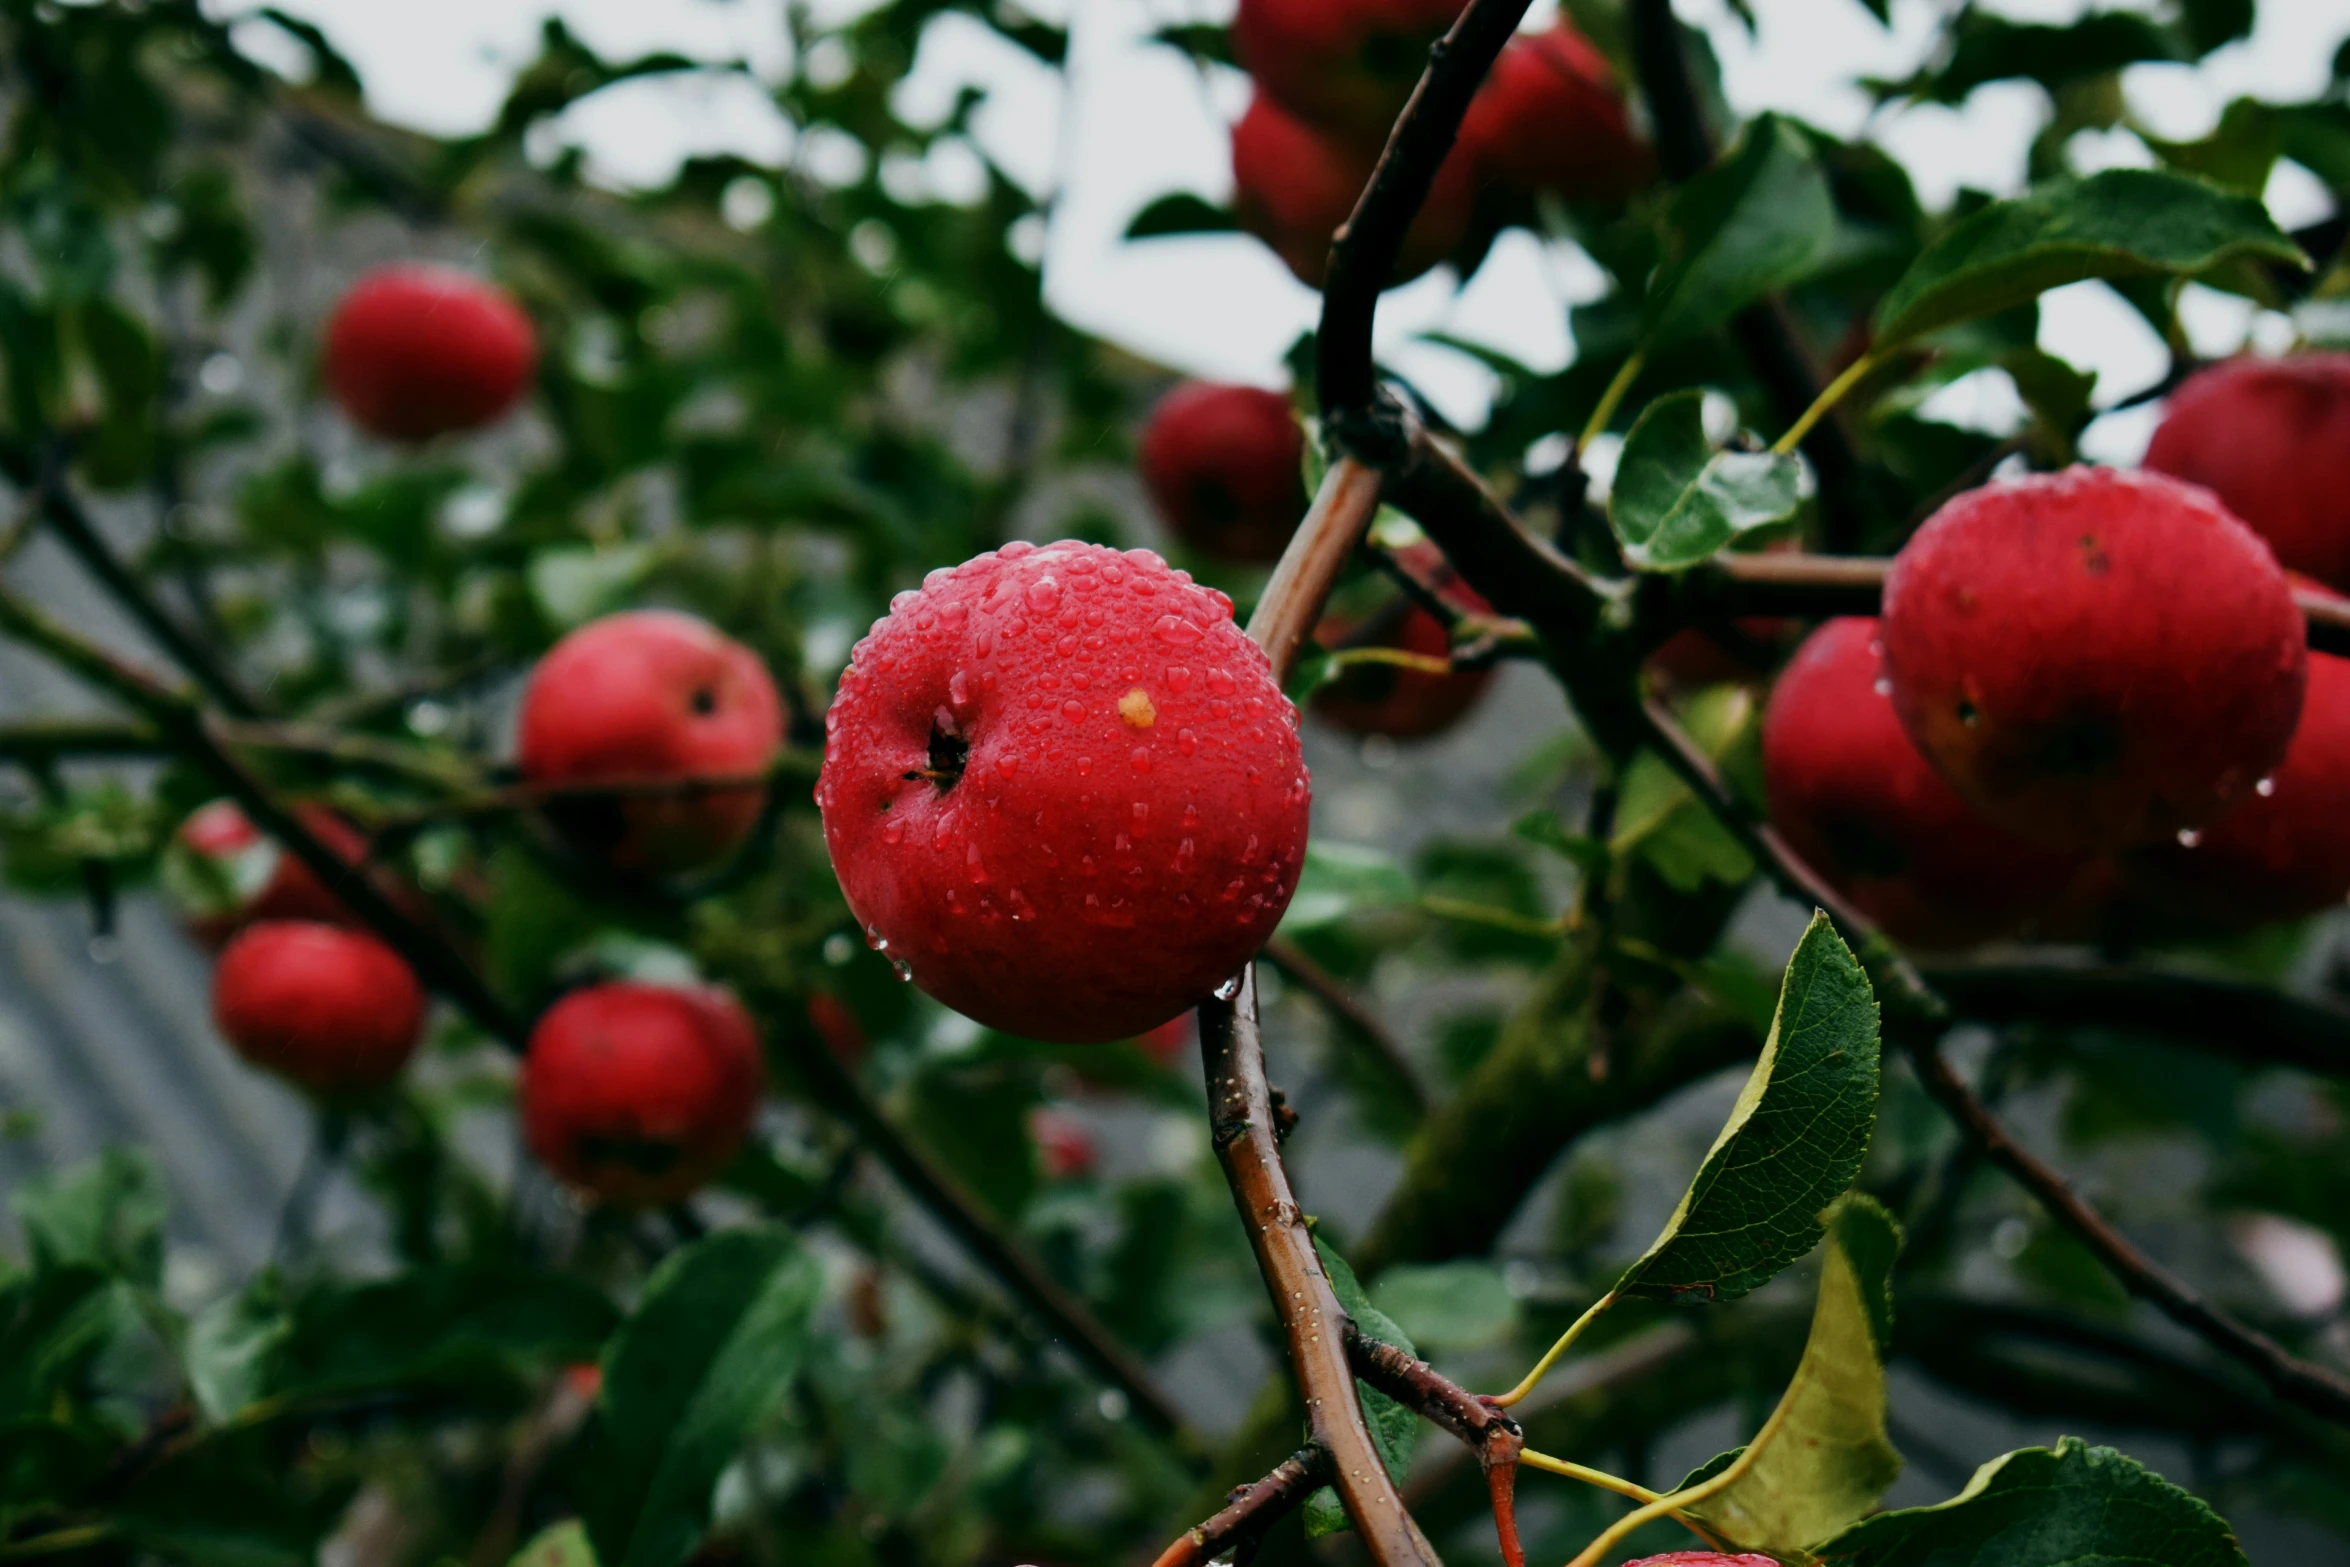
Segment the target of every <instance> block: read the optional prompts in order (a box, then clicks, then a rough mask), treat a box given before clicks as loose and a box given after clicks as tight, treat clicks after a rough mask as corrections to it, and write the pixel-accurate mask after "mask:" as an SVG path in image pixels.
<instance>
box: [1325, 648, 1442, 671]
mask: <svg viewBox="0 0 2350 1567" xmlns="http://www.w3.org/2000/svg"><path fill="white" fill-rule="evenodd" d="M1357 664H1392V665H1394V666H1395V667H1396V668H1397V669H1411V670H1417V671H1418V672H1419V673H1421V674H1423V675H1449V674H1452V673H1454V670H1453V667H1452V660H1451V659H1449V658H1438V657H1437V656H1436V655H1435V654H1433V653H1413V652H1409V651H1407V650H1406V649H1403V648H1400V647H1350V648H1346V649H1344V650H1342V651H1340V652H1336V653H1333V654H1331V655H1330V661H1329V663H1328V664H1326V665H1325V666H1324V667H1325V668H1328V669H1351V668H1353V667H1354V666H1355V665H1357Z"/></svg>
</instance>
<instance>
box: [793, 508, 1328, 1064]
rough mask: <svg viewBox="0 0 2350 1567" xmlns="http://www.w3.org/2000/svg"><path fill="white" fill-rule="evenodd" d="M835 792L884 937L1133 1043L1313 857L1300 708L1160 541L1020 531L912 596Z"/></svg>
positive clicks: (1200, 991) (1042, 1027)
mask: <svg viewBox="0 0 2350 1567" xmlns="http://www.w3.org/2000/svg"><path fill="white" fill-rule="evenodd" d="M825 730H826V744H825V752H824V767H823V771H822V773H821V774H820V776H819V777H818V780H817V785H816V799H817V803H818V805H819V806H820V807H821V808H822V811H823V816H824V836H825V843H826V845H827V847H829V848H830V850H831V852H832V867H833V872H834V874H835V875H837V876H838V877H839V878H840V884H841V891H842V892H843V893H844V894H845V895H846V896H847V898H848V902H849V907H850V909H851V910H852V911H854V913H855V914H856V917H857V919H858V921H859V922H860V923H861V924H862V925H863V926H864V928H865V932H866V936H867V939H868V940H870V941H872V942H873V943H874V944H875V945H876V946H880V947H882V948H883V950H884V951H886V952H887V953H888V955H889V957H890V959H891V961H892V962H894V963H896V964H898V965H900V972H901V973H902V974H904V975H906V976H907V977H909V978H911V979H912V980H913V981H914V982H915V983H916V984H918V985H920V986H921V987H922V988H923V989H924V990H926V991H928V992H929V993H930V994H931V995H933V996H936V997H937V998H938V999H939V1000H941V1001H943V1002H945V1003H946V1004H947V1005H948V1006H950V1007H953V1008H955V1009H956V1010H957V1011H959V1012H962V1013H964V1014H966V1015H967V1016H970V1017H972V1018H975V1019H977V1020H978V1021H980V1022H982V1023H985V1024H988V1025H990V1026H991V1027H995V1028H1000V1029H1003V1030H1005V1031H1006V1032H1009V1033H1014V1034H1022V1035H1026V1036H1028V1037H1030V1038H1034V1039H1044V1040H1054V1041H1060V1042H1068V1043H1101V1042H1106V1041H1109V1040H1116V1039H1128V1038H1132V1037H1133V1036H1135V1035H1137V1034H1139V1033H1142V1032H1143V1031H1145V1030H1146V1029H1149V1028H1152V1027H1154V1026H1156V1025H1158V1024H1160V1023H1163V1022H1165V1021H1167V1020H1168V1019H1169V1018H1172V1017H1174V1016H1175V1015H1176V1014H1177V1013H1179V1012H1181V1011H1183V1010H1185V1009H1186V1008H1188V1007H1190V1006H1193V1005H1195V1004H1196V1003H1198V1002H1199V1001H1200V1000H1201V999H1203V998H1204V997H1206V996H1207V995H1208V994H1209V993H1210V992H1212V991H1214V990H1215V989H1216V988H1217V987H1218V986H1219V985H1222V984H1223V983H1225V982H1226V981H1227V980H1229V979H1230V978H1232V977H1233V976H1234V975H1235V974H1236V973H1238V972H1239V970H1240V968H1241V966H1242V965H1243V964H1244V963H1246V962H1247V961H1248V959H1249V958H1250V957H1251V956H1253V955H1254V954H1255V952H1256V950H1257V949H1258V948H1259V947H1260V946H1262V945H1263V944H1264V941H1265V938H1266V937H1268V936H1269V935H1271V934H1272V931H1273V927H1274V924H1275V923H1276V922H1277V921H1278V920H1279V919H1280V917H1281V911H1282V910H1283V909H1284V908H1286V907H1287V906H1288V904H1289V897H1290V894H1291V893H1292V892H1293V891H1295V890H1296V887H1297V877H1298V871H1299V869H1300V867H1301V866H1302V865H1303V863H1304V857H1305V839H1306V817H1307V809H1308V805H1309V803H1310V798H1311V794H1310V789H1309V786H1308V784H1307V780H1306V771H1305V766H1304V763H1303V762H1302V761H1301V760H1300V756H1299V747H1298V736H1297V710H1296V709H1295V708H1294V707H1292V706H1291V705H1290V703H1289V702H1288V700H1287V699H1286V698H1284V697H1283V696H1282V694H1281V690H1280V687H1279V686H1278V685H1277V684H1276V683H1275V682H1274V679H1273V671H1272V666H1271V665H1270V664H1269V663H1268V662H1267V661H1266V658H1265V655H1264V652H1263V650H1262V649H1260V648H1258V647H1257V645H1256V644H1255V643H1253V642H1251V641H1249V640H1248V638H1247V637H1246V636H1245V635H1244V634H1243V633H1242V632H1241V630H1240V628H1239V627H1238V626H1236V625H1234V624H1233V621H1232V604H1231V601H1230V600H1229V599H1227V598H1225V597H1224V595H1222V594H1221V593H1217V592H1215V591H1214V590H1212V589H1209V588H1203V587H1200V586H1197V585H1196V584H1194V583H1193V582H1192V580H1191V577H1190V575H1189V574H1188V573H1186V572H1181V571H1175V570H1172V569H1171V568H1169V567H1168V565H1167V563H1166V562H1165V561H1163V560H1161V559H1159V557H1158V556H1156V555H1153V554H1151V553H1150V552H1149V551H1147V550H1130V551H1127V552H1125V553H1123V554H1122V553H1120V552H1119V551H1117V550H1113V549H1107V548H1104V547H1102V546H1100V545H1096V544H1080V543H1074V542H1070V543H1061V544H1054V545H1049V546H1047V547H1045V548H1042V549H1038V548H1036V547H1034V546H1031V545H1027V544H1007V545H1005V546H1004V547H1003V549H1001V550H1000V551H991V552H989V553H987V554H985V555H981V556H979V557H978V558H977V559H975V560H971V561H967V562H965V563H964V564H963V565H961V566H959V567H956V568H954V569H952V570H939V571H934V572H932V573H931V574H930V576H929V577H928V578H927V579H925V581H924V583H923V586H922V589H921V591H919V592H915V593H903V594H900V595H899V596H898V598H897V600H896V601H895V602H894V603H893V605H892V606H891V609H890V612H889V614H888V615H886V616H884V617H883V618H882V619H881V620H880V621H878V622H876V623H875V625H874V627H873V632H872V634H871V635H870V636H868V637H867V638H866V639H865V640H864V641H862V642H860V643H858V644H857V649H856V652H855V654H854V656H853V657H852V659H851V661H850V664H849V667H848V669H847V670H846V671H845V672H844V673H843V674H842V675H841V682H840V693H839V695H838V696H837V697H836V698H835V699H834V701H833V704H832V710H831V712H830V713H828V714H827V715H826V717H825Z"/></svg>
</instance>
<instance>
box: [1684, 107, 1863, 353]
mask: <svg viewBox="0 0 2350 1567" xmlns="http://www.w3.org/2000/svg"><path fill="white" fill-rule="evenodd" d="M1835 232H1836V204H1835V202H1834V200H1833V199H1832V198H1831V197H1830V195H1829V192H1828V177H1827V174H1826V172H1825V171H1824V170H1823V169H1822V168H1821V167H1820V163H1819V160H1818V158H1817V157H1816V156H1815V155H1814V150H1813V147H1812V144H1811V139H1810V138H1809V137H1808V136H1806V135H1804V133H1803V132H1802V131H1800V130H1798V129H1797V128H1796V127H1795V126H1794V125H1793V124H1791V123H1790V122H1788V121H1786V120H1782V119H1780V118H1779V117H1778V116H1777V115H1772V114H1766V115H1763V116H1761V117H1760V118H1758V119H1756V120H1755V121H1754V123H1753V124H1751V125H1749V126H1748V127H1747V128H1746V133H1745V135H1744V136H1742V137H1741V138H1740V139H1739V142H1738V145H1737V146H1735V147H1733V148H1732V149H1730V151H1729V153H1728V154H1727V155H1726V156H1725V157H1724V158H1723V160H1722V161H1721V162H1720V163H1719V164H1717V165H1716V166H1715V167H1714V168H1712V169H1709V170H1708V171H1706V172H1705V173H1704V174H1701V175H1699V176H1698V177H1697V178H1696V179H1694V180H1691V181H1690V182H1689V183H1688V184H1687V185H1685V186H1683V187H1682V188H1681V189H1680V191H1678V192H1677V193H1676V194H1675V195H1674V197H1673V203H1672V205H1671V207H1670V208H1668V209H1667V211H1666V214H1665V235H1664V247H1663V248H1664V259H1663V261H1662V262H1661V263H1660V264H1659V266H1658V267H1657V271H1656V277H1655V281H1654V282H1653V283H1651V284H1650V286H1649V291H1648V302H1647V306H1646V309H1645V311H1644V319H1643V321H1642V323H1641V331H1640V339H1641V342H1642V344H1643V346H1644V347H1645V348H1646V349H1647V350H1649V351H1651V352H1653V351H1654V350H1656V349H1659V348H1666V347H1670V346H1671V345H1673V344H1675V343H1680V342H1685V341H1687V340H1688V339H1690V338H1692V337H1696V336H1698V335H1699V334H1701V333H1704V332H1709V331H1711V330H1713V329H1714V328H1715V327H1717V326H1720V325H1721V324H1722V323H1723V322H1725V321H1727V320H1729V319H1730V318H1731V317H1732V316H1734V315H1736V314H1737V313H1738V312H1739V311H1741V310H1743V309H1745V308H1746V307H1747V306H1748V305H1750V304H1752V303H1753V302H1754V301H1755V300H1757V299H1759V298H1761V297H1762V296H1763V295H1764V294H1767V293H1769V292H1771V291H1772V290H1773V289H1778V288H1784V287H1786V286H1787V285H1788V284H1790V283H1793V282H1795V281H1797V280H1798V279H1800V278H1802V277H1803V276H1804V275H1805V274H1807V273H1808V272H1810V271H1811V269H1812V268H1814V267H1815V266H1817V265H1819V263H1820V262H1821V261H1822V260H1824V259H1825V258H1826V256H1827V254H1828V251H1829V248H1830V246H1831V245H1832V243H1833V241H1834V239H1835Z"/></svg>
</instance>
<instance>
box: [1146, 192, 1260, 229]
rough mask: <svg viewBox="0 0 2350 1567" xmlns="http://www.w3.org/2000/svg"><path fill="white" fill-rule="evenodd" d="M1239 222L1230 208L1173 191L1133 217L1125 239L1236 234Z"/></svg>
mask: <svg viewBox="0 0 2350 1567" xmlns="http://www.w3.org/2000/svg"><path fill="white" fill-rule="evenodd" d="M1239 232H1240V219H1239V218H1238V217H1237V216H1235V215H1234V213H1233V211H1232V209H1231V208H1229V207H1219V206H1217V205H1216V204H1215V203H1214V202H1212V201H1210V200H1208V199H1207V198H1206V197H1204V196H1195V195H1193V194H1192V193H1191V192H1190V191H1187V190H1185V191H1175V192H1173V193H1172V194H1169V195H1165V196H1160V197H1158V198H1157V199H1155V200H1153V201H1152V202H1150V203H1149V204H1148V205H1147V206H1145V207H1144V208H1143V209H1142V210H1141V211H1140V212H1137V213H1136V214H1135V215H1134V218H1133V220H1132V221H1131V222H1129V223H1128V224H1127V225H1126V237H1127V238H1128V239H1166V238H1169V237H1171V236H1173V235H1177V234H1237V233H1239Z"/></svg>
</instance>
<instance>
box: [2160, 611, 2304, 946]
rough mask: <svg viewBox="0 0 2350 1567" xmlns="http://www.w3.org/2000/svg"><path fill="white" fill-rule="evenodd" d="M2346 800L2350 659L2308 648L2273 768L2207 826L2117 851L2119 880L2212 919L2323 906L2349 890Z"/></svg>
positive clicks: (2223, 921) (2235, 923) (2244, 920)
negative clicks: (2296, 710) (2295, 705)
mask: <svg viewBox="0 0 2350 1567" xmlns="http://www.w3.org/2000/svg"><path fill="white" fill-rule="evenodd" d="M2303 580H2304V582H2306V580H2307V579H2303ZM2346 800H2350V659H2345V658H2337V657H2334V656H2332V655H2330V654H2326V653H2312V654H2310V655H2309V689H2308V693H2307V694H2306V695H2305V696H2304V697H2303V698H2302V702H2301V723H2300V725H2299V727H2298V728H2296V729H2295V730H2294V731H2293V743H2292V745H2291V746H2290V747H2288V748H2287V749H2286V751H2285V759H2284V761H2283V762H2282V763H2280V764H2279V765H2278V767H2277V770H2276V771H2275V772H2274V773H2272V774H2270V775H2269V776H2268V777H2266V778H2263V779H2261V780H2260V782H2259V783H2258V784H2256V785H2254V786H2253V790H2252V795H2251V797H2250V798H2249V799H2246V800H2244V801H2242V802H2240V803H2239V804H2237V805H2236V806H2235V807H2234V809H2232V810H2230V811H2229V812H2228V813H2227V814H2226V815H2224V816H2222V817H2220V818H2219V819H2218V820H2216V821H2214V822H2212V823H2211V824H2210V825H2209V826H2207V827H2204V828H2202V829H2200V830H2199V831H2196V832H2191V833H2184V834H2181V835H2180V836H2179V837H2178V838H2176V839H2172V840H2169V841H2167V842H2163V843H2154V844H2148V845H2147V846H2146V847H2145V848H2143V849H2138V850H2135V851H2133V852H2132V853H2130V854H2129V855H2127V856H2125V857H2124V860H2123V874H2124V877H2125V880H2126V883H2127V885H2128V886H2129V887H2130V889H2131V890H2132V891H2133V892H2135V893H2137V894H2139V895H2141V896H2143V897H2145V898H2147V899H2148V900H2149V901H2151V902H2153V903H2155V904H2156V905H2158V906H2160V907H2163V908H2166V909H2169V910H2171V911H2173V912H2176V913H2180V914H2185V915H2189V916H2192V917H2195V918H2198V919H2202V920H2208V921H2211V922H2213V923H2215V924H2219V925H2222V926H2231V927H2242V926H2250V925H2258V924H2262V923H2264V922H2267V921H2271V920H2290V919H2300V918H2302V917H2303V916H2305V915H2310V914H2315V913H2317V912H2318V911H2319V910H2321V909H2328V908H2332V907H2334V906H2336V905H2338V904H2340V903H2341V902H2342V901H2343V900H2344V899H2345V898H2350V810H2345V809H2344V808H2343V807H2344V802H2345V801H2346Z"/></svg>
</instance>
